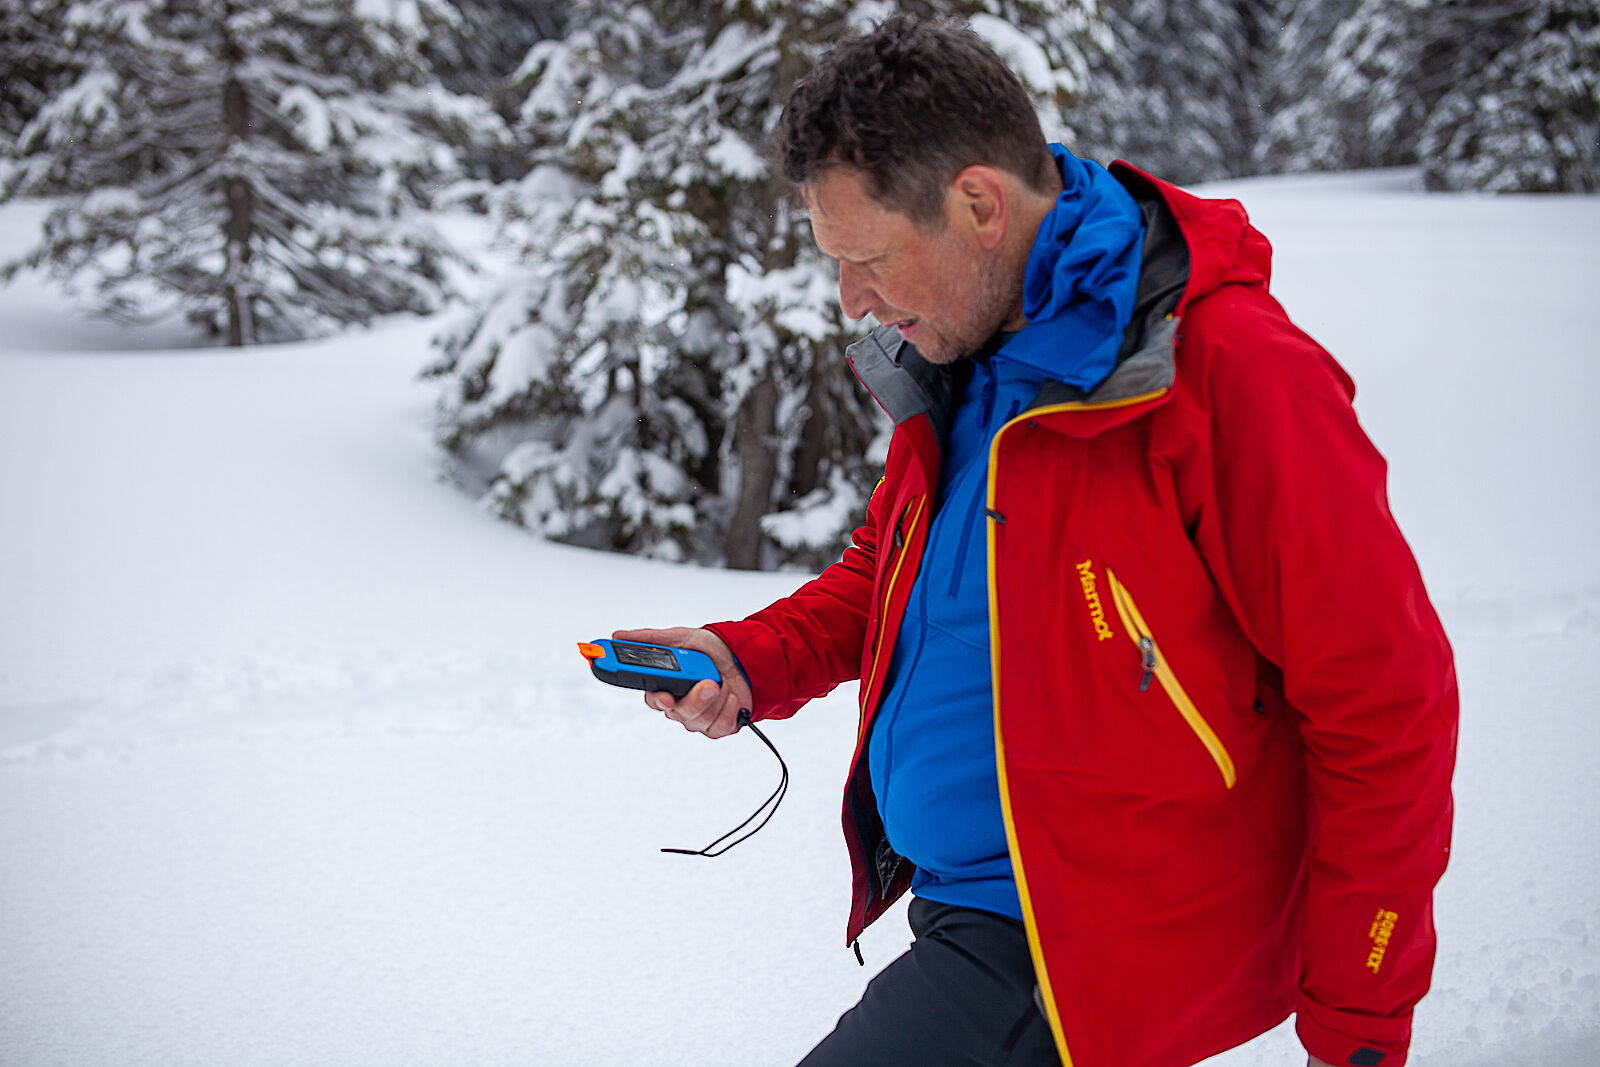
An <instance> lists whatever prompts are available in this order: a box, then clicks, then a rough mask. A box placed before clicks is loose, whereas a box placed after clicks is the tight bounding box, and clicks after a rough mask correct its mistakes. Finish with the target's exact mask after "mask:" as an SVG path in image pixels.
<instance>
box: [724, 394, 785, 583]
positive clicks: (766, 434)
mask: <svg viewBox="0 0 1600 1067" xmlns="http://www.w3.org/2000/svg"><path fill="white" fill-rule="evenodd" d="M777 427H778V383H777V382H775V381H774V380H773V377H772V369H771V368H770V367H769V368H768V369H767V372H766V373H765V374H763V375H762V376H761V380H760V381H759V382H757V383H756V385H755V387H754V388H753V389H751V390H750V393H749V395H748V396H746V397H745V398H744V403H743V404H740V405H739V414H738V416H737V418H736V419H735V420H734V438H733V439H734V451H735V454H736V455H737V456H738V458H739V499H738V503H737V505H736V506H735V507H734V509H733V519H732V520H731V521H730V522H729V524H728V542H727V556H728V566H729V567H730V568H732V569H734V570H742V571H753V570H759V569H760V567H761V545H762V534H761V516H763V515H765V514H766V513H767V509H768V507H770V505H771V501H772V483H773V480H774V479H775V478H776V477H777V474H778V452H777V448H776V447H775V444H774V440H773V438H774V435H775V433H776V431H777Z"/></svg>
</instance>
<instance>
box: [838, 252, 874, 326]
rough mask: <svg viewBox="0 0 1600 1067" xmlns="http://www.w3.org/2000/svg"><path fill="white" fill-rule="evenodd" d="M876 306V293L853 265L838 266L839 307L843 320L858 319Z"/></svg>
mask: <svg viewBox="0 0 1600 1067" xmlns="http://www.w3.org/2000/svg"><path fill="white" fill-rule="evenodd" d="M877 304H878V293H877V291H876V290H875V289H873V288H872V284H871V283H870V282H868V281H867V280H866V279H865V278H863V277H862V271H861V268H860V267H858V266H856V265H855V264H854V263H840V264H839V307H840V309H841V310H843V311H844V314H845V318H848V319H859V318H861V317H862V316H863V315H865V314H867V312H869V311H871V310H872V309H873V308H874V307H876V306H877Z"/></svg>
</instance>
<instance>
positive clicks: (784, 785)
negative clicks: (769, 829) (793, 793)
mask: <svg viewBox="0 0 1600 1067" xmlns="http://www.w3.org/2000/svg"><path fill="white" fill-rule="evenodd" d="M739 725H740V726H748V727H750V732H751V733H753V734H755V735H756V736H757V737H759V738H761V743H762V744H763V745H766V746H767V747H768V748H769V749H771V750H772V754H773V755H774V756H777V757H778V767H779V769H780V770H781V771H782V777H780V778H779V779H778V788H776V789H774V790H773V791H772V795H771V796H770V797H768V798H767V799H766V800H763V801H762V802H761V806H760V807H759V808H757V809H756V810H755V811H754V812H752V813H751V815H750V817H749V818H748V819H746V820H745V821H744V822H742V823H740V824H739V825H738V826H735V827H734V828H733V829H732V830H729V831H728V832H727V833H725V834H723V835H722V836H721V837H719V838H717V839H716V840H715V841H713V842H711V844H709V845H707V846H706V847H705V848H698V849H696V848H664V849H662V850H661V851H662V852H671V853H673V854H674V855H678V856H704V857H706V858H707V859H714V858H715V857H717V856H720V855H722V854H723V853H724V852H726V851H728V850H729V849H730V848H732V847H733V846H734V845H737V844H739V843H740V842H741V841H748V840H750V838H752V837H754V836H755V835H756V834H757V833H758V832H759V831H760V830H761V828H762V827H763V826H765V825H767V823H768V821H770V820H771V818H772V816H773V815H774V814H775V813H776V812H777V810H778V805H779V804H782V803H783V797H784V794H786V793H788V792H789V765H788V764H787V763H785V762H783V757H782V756H779V755H778V749H777V747H776V746H775V745H773V743H772V742H771V741H768V740H767V735H766V734H764V733H762V732H761V729H760V728H759V727H758V726H756V724H755V723H754V722H752V721H751V720H750V709H749V708H740V709H739ZM769 804H770V805H771V807H770V808H769V807H768V805H769ZM763 811H765V812H766V816H765V817H764V818H763V817H762V814H761V813H762V812H763ZM757 819H761V821H760V822H758V823H756V825H755V827H754V828H753V829H751V830H750V832H749V833H747V834H745V835H744V836H742V837H737V838H734V839H733V840H732V841H728V838H730V837H733V835H734V834H737V833H738V832H739V831H740V830H743V829H744V828H745V827H746V826H749V825H750V824H751V823H753V822H755V821H756V820H757ZM724 841H727V842H728V843H727V844H723V842H724ZM719 846H720V847H719Z"/></svg>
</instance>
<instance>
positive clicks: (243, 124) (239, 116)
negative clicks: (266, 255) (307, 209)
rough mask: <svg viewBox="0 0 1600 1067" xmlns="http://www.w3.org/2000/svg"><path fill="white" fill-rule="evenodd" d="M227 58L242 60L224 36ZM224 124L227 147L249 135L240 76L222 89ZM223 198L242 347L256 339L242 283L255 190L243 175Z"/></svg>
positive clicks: (227, 298)
mask: <svg viewBox="0 0 1600 1067" xmlns="http://www.w3.org/2000/svg"><path fill="white" fill-rule="evenodd" d="M223 51H224V58H225V60H226V61H227V62H229V64H230V65H231V64H234V63H237V62H238V60H239V54H238V47H237V46H236V45H235V44H234V43H233V42H232V41H231V40H229V39H228V38H227V37H226V35H225V36H224V45H223ZM222 122H223V128H224V130H226V131H227V142H228V144H229V145H230V146H231V145H234V144H237V143H240V142H242V141H244V140H245V139H246V138H248V137H249V136H250V97H249V95H248V94H247V93H246V92H245V88H244V85H243V84H242V83H241V82H240V81H239V79H238V78H237V77H234V76H232V75H230V76H229V78H228V80H227V81H226V82H224V83H223V87H222ZM222 195H223V198H224V200H226V201H227V220H226V221H225V222H224V223H223V239H224V242H225V244H226V248H227V253H226V255H227V258H226V261H225V265H224V267H223V269H224V270H225V271H226V272H227V273H226V274H225V275H224V276H223V284H222V294H223V301H224V303H225V304H226V305H227V311H228V344H229V345H232V346H234V347H236V348H237V347H239V346H241V345H244V344H246V343H247V342H253V341H254V340H255V339H256V336H255V334H256V329H255V323H254V322H253V321H252V317H251V306H250V294H249V292H248V291H246V287H245V286H244V285H243V284H242V283H243V282H244V279H245V271H246V268H247V267H248V265H249V263H250V244H251V241H252V240H253V239H254V237H255V223H254V219H253V217H252V216H253V213H254V210H255V190H254V189H252V188H251V187H250V180H249V179H248V178H246V177H244V176H243V175H231V176H229V177H226V178H224V179H223V181H222Z"/></svg>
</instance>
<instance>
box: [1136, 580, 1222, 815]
mask: <svg viewBox="0 0 1600 1067" xmlns="http://www.w3.org/2000/svg"><path fill="white" fill-rule="evenodd" d="M1106 580H1107V581H1109V582H1110V583H1111V602H1112V603H1113V604H1115V605H1116V606H1117V615H1118V616H1120V617H1121V619H1122V625H1123V627H1124V628H1126V629H1127V631H1128V637H1129V639H1130V640H1132V641H1133V643H1134V644H1135V645H1136V646H1137V647H1138V649H1139V655H1140V657H1141V662H1142V663H1143V665H1144V671H1145V676H1144V680H1143V682H1142V683H1141V684H1140V686H1139V688H1140V689H1144V688H1146V687H1148V686H1149V684H1150V678H1151V676H1152V675H1153V676H1154V677H1155V679H1156V680H1157V681H1159V682H1160V683H1161V688H1163V689H1165V690H1166V691H1167V696H1168V698H1170V699H1171V701H1172V703H1173V705H1174V706H1175V707H1176V708H1177V709H1178V713H1179V714H1181V715H1182V716H1183V719H1184V721H1185V722H1187V723H1188V724H1189V729H1191V730H1193V731H1194V735H1195V736H1196V737H1198V738H1199V739H1200V743H1201V744H1203V745H1205V746H1206V751H1207V752H1209V753H1211V759H1212V762H1214V763H1215V764H1216V765H1217V770H1219V771H1221V772H1222V781H1223V783H1224V784H1226V785H1227V787H1228V788H1229V789H1232V788H1233V786H1234V783H1235V782H1237V781H1238V780H1239V775H1238V773H1237V772H1236V771H1235V770H1234V766H1233V757H1232V756H1230V755H1228V749H1227V746H1226V745H1224V744H1223V743H1222V739H1221V738H1220V737H1218V736H1217V732H1216V731H1215V730H1213V729H1212V728H1211V724H1210V723H1208V722H1206V718H1205V716H1204V715H1202V714H1200V709H1199V708H1197V707H1195V706H1194V701H1193V700H1190V699H1189V694H1188V693H1187V692H1185V691H1184V688H1183V684H1182V683H1181V682H1179V681H1178V676H1177V675H1176V674H1173V673H1172V665H1171V664H1170V663H1168V662H1167V661H1166V658H1165V657H1163V656H1162V655H1161V649H1160V647H1159V646H1158V645H1157V644H1156V639H1155V638H1154V637H1152V636H1151V634H1150V628H1149V627H1148V626H1146V625H1145V622H1144V616H1142V615H1140V614H1139V609H1138V608H1137V607H1136V606H1134V603H1133V597H1132V596H1130V595H1129V593H1128V589H1127V587H1126V586H1124V585H1123V584H1122V583H1121V582H1119V581H1118V580H1117V576H1116V574H1114V573H1113V572H1112V570H1111V568H1110V567H1107V568H1106Z"/></svg>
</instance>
